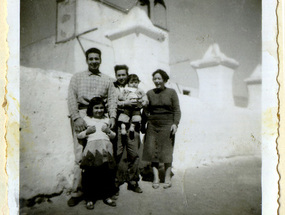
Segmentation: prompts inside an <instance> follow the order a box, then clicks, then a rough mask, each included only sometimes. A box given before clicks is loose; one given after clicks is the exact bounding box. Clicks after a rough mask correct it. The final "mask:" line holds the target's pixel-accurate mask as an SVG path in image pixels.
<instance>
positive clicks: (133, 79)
mask: <svg viewBox="0 0 285 215" xmlns="http://www.w3.org/2000/svg"><path fill="white" fill-rule="evenodd" d="M130 81H138V82H141V81H140V79H139V77H138V76H137V75H136V74H130V75H128V79H127V83H129V82H130Z"/></svg>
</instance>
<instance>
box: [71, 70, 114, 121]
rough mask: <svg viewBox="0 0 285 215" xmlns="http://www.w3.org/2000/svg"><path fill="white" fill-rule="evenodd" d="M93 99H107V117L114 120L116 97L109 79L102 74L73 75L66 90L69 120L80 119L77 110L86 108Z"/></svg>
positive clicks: (83, 73) (86, 72) (88, 72)
mask: <svg viewBox="0 0 285 215" xmlns="http://www.w3.org/2000/svg"><path fill="white" fill-rule="evenodd" d="M93 97H103V98H104V99H107V105H108V112H109V117H110V118H111V117H113V118H116V112H117V97H116V91H115V87H114V85H113V82H112V81H111V79H110V78H109V77H108V76H106V75H104V74H102V73H99V74H96V75H95V74H93V73H92V72H90V71H85V72H80V73H76V74H74V75H73V77H72V78H71V80H70V84H69V88H68V108H69V113H70V117H71V119H72V120H73V121H74V120H76V119H77V118H79V117H80V115H79V108H81V107H85V108H87V106H88V104H89V101H90V100H91V99H92V98H93Z"/></svg>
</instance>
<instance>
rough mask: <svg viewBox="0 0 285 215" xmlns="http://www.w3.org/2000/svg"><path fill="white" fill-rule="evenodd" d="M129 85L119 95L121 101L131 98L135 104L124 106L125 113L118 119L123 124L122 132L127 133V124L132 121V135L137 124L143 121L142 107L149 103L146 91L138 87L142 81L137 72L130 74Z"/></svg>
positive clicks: (130, 130) (130, 129)
mask: <svg viewBox="0 0 285 215" xmlns="http://www.w3.org/2000/svg"><path fill="white" fill-rule="evenodd" d="M127 83H128V86H127V87H125V88H124V89H122V91H121V94H120V95H119V97H118V99H119V101H126V100H131V101H134V103H135V105H132V106H127V107H124V108H123V113H121V114H120V115H119V118H118V121H119V123H120V125H121V134H122V135H126V134H127V131H126V124H129V123H130V128H129V132H130V137H132V136H133V135H134V130H135V127H136V125H140V123H141V120H142V118H141V109H142V107H144V106H146V105H147V104H148V100H147V96H146V94H145V92H144V91H143V90H141V89H139V88H138V85H139V83H140V80H139V77H138V76H137V75H135V74H130V75H129V76H128V80H127Z"/></svg>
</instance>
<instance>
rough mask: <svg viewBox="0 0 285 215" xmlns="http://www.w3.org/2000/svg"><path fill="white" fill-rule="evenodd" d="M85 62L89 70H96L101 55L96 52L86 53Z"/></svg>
mask: <svg viewBox="0 0 285 215" xmlns="http://www.w3.org/2000/svg"><path fill="white" fill-rule="evenodd" d="M87 64H88V68H89V70H90V71H94V70H98V69H99V66H100V64H101V57H100V55H99V54H98V53H90V54H88V58H87Z"/></svg>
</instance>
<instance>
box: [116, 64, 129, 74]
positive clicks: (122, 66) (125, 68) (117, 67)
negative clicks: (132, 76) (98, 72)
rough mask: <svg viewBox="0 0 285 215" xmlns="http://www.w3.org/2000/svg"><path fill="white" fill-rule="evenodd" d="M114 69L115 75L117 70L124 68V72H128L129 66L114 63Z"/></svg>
mask: <svg viewBox="0 0 285 215" xmlns="http://www.w3.org/2000/svg"><path fill="white" fill-rule="evenodd" d="M114 69H115V75H117V71H118V70H122V69H123V70H126V72H127V75H128V74H129V67H128V66H127V65H116V66H115V67H114Z"/></svg>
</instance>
